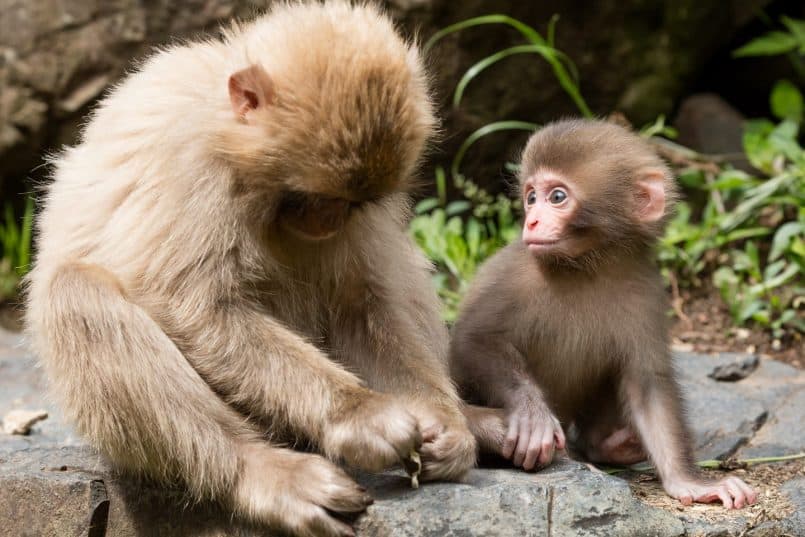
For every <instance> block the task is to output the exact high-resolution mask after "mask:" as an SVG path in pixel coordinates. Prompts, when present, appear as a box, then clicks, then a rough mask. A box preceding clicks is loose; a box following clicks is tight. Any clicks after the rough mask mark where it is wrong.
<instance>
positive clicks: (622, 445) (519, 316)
mask: <svg viewBox="0 0 805 537" xmlns="http://www.w3.org/2000/svg"><path fill="white" fill-rule="evenodd" d="M520 187H521V195H522V200H523V204H524V206H525V211H526V216H525V221H524V225H523V236H522V240H521V241H516V242H515V243H513V244H511V245H509V246H508V247H506V248H504V249H503V250H502V251H501V252H499V253H498V254H497V255H495V256H494V257H493V258H492V259H491V260H490V261H489V262H488V263H486V264H485V265H484V266H483V267H482V269H481V270H480V272H479V274H478V276H477V278H476V280H475V282H474V283H473V285H472V287H471V289H470V291H469V293H468V295H467V298H466V300H465V301H464V304H463V305H462V309H461V313H460V316H459V320H458V322H457V323H456V325H455V327H454V329H453V334H452V345H451V357H450V359H451V371H452V374H453V377H454V379H455V380H456V381H457V382H458V384H459V386H460V389H461V391H462V392H463V394H464V395H465V397H467V398H468V399H469V400H470V401H472V402H474V403H478V404H481V405H486V407H491V408H485V407H478V406H470V407H468V409H467V411H466V415H467V416H468V418H469V420H470V427H471V429H472V430H473V432H474V434H475V435H476V438H477V439H478V441H479V444H480V445H481V448H482V449H483V450H485V451H491V452H493V453H497V454H500V455H503V456H504V457H506V458H511V459H513V462H514V464H515V465H516V466H523V467H524V468H525V469H533V468H535V467H537V466H540V465H545V464H548V463H549V462H550V461H551V459H552V457H553V453H554V450H555V449H561V448H563V447H564V446H565V430H566V429H567V428H569V427H570V426H571V425H573V429H575V431H576V434H575V435H574V436H575V437H574V438H572V439H571V440H572V441H571V444H572V445H573V447H574V448H575V449H576V450H578V451H579V452H580V453H581V455H583V456H584V457H586V458H587V459H589V460H592V461H596V462H611V463H622V464H628V463H633V462H637V461H639V460H642V459H643V458H645V453H648V455H649V457H650V458H651V460H652V461H653V462H654V464H655V465H656V467H657V471H658V473H659V476H660V478H661V479H662V482H663V485H664V487H665V489H666V491H667V492H668V493H669V494H670V495H671V496H673V497H675V498H679V499H680V500H681V501H682V502H683V503H685V504H688V503H691V502H693V501H702V502H709V501H718V500H720V501H722V502H723V503H724V505H725V506H727V507H733V506H734V507H742V506H743V505H745V504H747V503H753V502H754V501H755V498H756V495H755V493H754V492H753V491H752V490H751V489H750V488H749V487H748V486H747V485H746V484H744V483H743V482H742V481H740V480H739V479H737V478H733V477H730V478H727V479H724V480H723V481H720V482H717V483H713V482H708V481H705V480H703V479H702V478H701V477H700V476H699V474H698V473H697V472H696V469H695V467H694V465H693V463H692V446H691V439H690V434H689V432H688V430H687V428H686V426H685V423H684V420H683V403H682V400H681V397H680V390H679V386H678V384H677V381H676V376H675V374H674V370H673V366H672V362H671V355H670V352H669V346H668V336H667V326H666V325H667V319H666V298H665V292H664V286H663V282H662V280H661V278H660V274H659V272H658V270H657V268H656V266H655V263H654V249H653V247H654V244H655V242H656V239H657V238H658V237H659V236H660V235H661V233H662V231H663V225H664V223H665V220H666V219H667V216H668V210H667V209H668V208H669V207H671V206H672V205H673V201H674V199H675V197H676V194H675V192H676V190H675V185H674V182H673V179H672V176H671V174H670V173H669V171H668V169H667V167H666V166H665V165H664V164H663V163H662V161H661V160H660V159H659V158H658V157H657V156H656V155H655V154H654V153H653V152H652V150H651V149H650V148H649V146H648V145H647V144H646V143H645V142H644V141H643V140H641V139H640V137H639V136H637V135H635V134H633V133H631V132H628V131H627V130H626V129H624V128H622V127H619V126H616V125H613V124H609V123H605V122H600V121H588V120H568V121H561V122H557V123H554V124H552V125H549V126H546V127H545V128H543V129H542V130H541V131H540V132H538V133H536V134H535V135H534V136H533V137H532V138H531V139H530V141H529V142H528V145H527V147H526V149H525V151H524V153H523V157H522V162H521V171H520ZM496 408H497V409H502V410H494V409H496ZM563 428H564V430H563Z"/></svg>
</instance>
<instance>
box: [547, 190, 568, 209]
mask: <svg viewBox="0 0 805 537" xmlns="http://www.w3.org/2000/svg"><path fill="white" fill-rule="evenodd" d="M566 199H567V192H565V191H564V190H562V189H561V188H554V189H553V190H551V193H550V194H548V201H550V202H551V203H553V204H554V205H559V204H560V203H562V202H563V201H565V200H566Z"/></svg>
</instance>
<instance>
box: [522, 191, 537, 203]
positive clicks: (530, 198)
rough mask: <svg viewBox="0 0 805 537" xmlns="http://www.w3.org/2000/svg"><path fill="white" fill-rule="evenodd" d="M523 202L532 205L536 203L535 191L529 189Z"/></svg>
mask: <svg viewBox="0 0 805 537" xmlns="http://www.w3.org/2000/svg"><path fill="white" fill-rule="evenodd" d="M525 202H526V205H534V204H535V203H537V193H536V192H535V191H533V190H529V191H528V194H526V195H525Z"/></svg>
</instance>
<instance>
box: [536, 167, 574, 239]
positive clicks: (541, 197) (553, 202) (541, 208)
mask: <svg viewBox="0 0 805 537" xmlns="http://www.w3.org/2000/svg"><path fill="white" fill-rule="evenodd" d="M523 206H524V207H525V222H524V224H523V242H524V243H525V244H526V245H528V249H529V250H530V251H531V252H534V253H539V252H543V251H547V250H550V249H551V248H553V247H554V246H556V245H557V244H558V243H559V241H560V239H561V238H562V234H563V231H564V229H565V227H566V226H567V224H568V221H569V220H570V218H571V216H572V215H573V213H574V212H576V208H577V207H578V200H577V199H576V198H575V196H574V195H573V192H572V191H571V189H570V187H569V186H568V185H567V183H566V181H565V179H564V177H563V176H562V175H561V174H558V173H556V172H554V171H551V170H547V169H540V170H538V171H537V172H536V173H534V175H532V176H531V177H529V178H528V179H526V181H525V183H524V184H523Z"/></svg>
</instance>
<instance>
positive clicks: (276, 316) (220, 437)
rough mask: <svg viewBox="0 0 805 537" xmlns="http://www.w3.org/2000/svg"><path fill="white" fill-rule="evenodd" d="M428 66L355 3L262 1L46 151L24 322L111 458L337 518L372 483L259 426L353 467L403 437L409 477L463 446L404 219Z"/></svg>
mask: <svg viewBox="0 0 805 537" xmlns="http://www.w3.org/2000/svg"><path fill="white" fill-rule="evenodd" d="M425 78H426V77H425V74H424V73H423V70H422V66H421V63H420V59H419V54H418V52H417V50H416V48H415V47H414V46H412V45H411V44H408V43H406V42H404V41H403V40H402V39H401V38H400V37H399V36H398V35H397V34H396V32H395V31H394V28H393V26H392V24H391V22H390V21H389V20H388V19H387V18H386V17H384V16H383V15H382V14H380V13H379V12H378V11H376V10H375V9H374V8H371V7H367V6H357V7H350V6H349V5H348V4H346V3H341V2H338V3H330V4H327V5H324V6H322V5H319V4H309V5H292V6H286V5H283V6H282V7H278V8H276V9H274V10H273V11H272V12H271V13H270V14H268V15H267V16H265V17H263V18H260V19H258V20H257V21H255V22H253V23H252V24H249V25H247V26H244V27H242V28H234V29H233V30H231V31H230V32H228V33H227V34H226V36H225V38H224V39H223V40H222V41H206V42H202V43H196V44H191V45H186V46H177V47H173V48H170V49H168V50H165V51H162V52H160V53H158V54H156V55H155V56H153V57H152V58H150V59H149V60H148V61H146V62H145V63H144V64H143V66H142V68H141V69H140V70H139V71H138V72H136V73H134V74H132V75H131V76H129V77H128V78H127V79H126V80H125V81H124V82H123V83H122V84H120V85H119V86H118V87H117V88H116V89H115V90H113V91H112V92H111V94H110V95H109V96H108V97H107V98H106V99H104V100H103V102H102V103H101V105H100V106H99V108H98V110H97V111H96V112H95V114H94V115H93V117H92V119H91V121H90V122H89V124H88V125H87V127H86V129H85V131H84V134H83V139H82V142H81V143H80V144H79V145H78V146H76V147H73V148H70V149H67V150H66V151H65V152H64V154H63V155H62V156H61V157H59V158H58V159H56V161H55V174H54V182H53V184H52V185H51V186H50V187H49V189H48V192H47V195H46V196H45V202H44V209H43V211H42V214H41V216H40V218H39V220H38V232H39V235H38V240H37V247H38V256H37V261H36V264H35V267H34V269H33V271H32V272H31V275H30V278H29V295H28V297H29V298H28V314H27V315H28V318H27V326H28V330H29V332H30V334H31V338H32V341H33V343H34V345H35V348H36V350H37V351H38V353H39V354H40V355H41V357H42V360H43V362H44V364H45V366H46V369H47V371H48V374H49V377H50V379H51V381H52V385H53V387H54V389H55V391H56V392H57V394H58V395H59V396H60V397H61V399H62V401H63V403H64V406H65V408H66V410H67V412H68V414H69V415H70V416H71V417H72V419H73V420H74V421H75V423H76V425H77V426H78V428H79V429H80V430H81V431H82V432H83V433H84V434H85V435H86V436H87V437H88V438H89V439H90V440H91V442H92V443H93V444H94V445H96V446H97V447H98V448H100V449H101V450H102V451H103V452H104V453H106V454H107V455H108V457H109V458H110V459H111V460H112V461H113V462H114V463H115V464H116V465H117V466H118V467H119V468H121V469H123V470H126V471H129V472H134V473H137V474H143V475H146V476H148V477H150V478H152V479H158V480H161V481H164V482H180V483H183V484H184V485H186V486H187V488H188V489H189V491H190V493H191V494H192V495H193V496H194V497H195V498H198V499H203V498H212V499H216V500H219V501H221V502H223V503H225V504H226V505H228V506H230V507H231V508H232V509H234V510H236V511H237V512H239V513H242V514H244V515H246V516H249V517H251V518H252V519H255V520H258V521H261V522H267V523H272V524H278V525H281V526H284V527H285V528H287V529H290V530H292V531H294V532H297V533H301V534H308V533H314V534H327V535H331V534H332V535H341V534H350V533H351V529H350V528H349V526H347V525H346V524H344V523H342V522H341V521H339V520H337V518H335V517H333V516H331V513H348V512H358V511H362V510H363V509H364V508H365V507H366V505H367V504H368V502H370V501H371V499H370V498H369V497H368V496H367V495H366V493H365V491H363V490H362V489H361V488H360V487H358V486H357V485H356V484H355V483H354V482H353V481H352V480H351V479H349V478H348V477H347V476H346V474H344V473H343V472H342V471H341V470H340V469H338V468H337V467H336V466H335V465H333V464H332V463H331V462H329V461H327V460H326V459H325V458H323V457H321V456H319V455H314V454H309V453H299V452H294V451H292V450H290V449H284V448H279V447H275V446H276V445H278V444H279V443H280V442H296V441H301V442H303V443H309V444H311V445H312V446H314V447H315V448H317V449H318V450H319V451H320V452H321V453H323V454H325V455H327V456H328V457H330V458H331V459H335V460H344V461H345V462H347V463H349V464H352V465H355V466H358V467H361V468H363V469H365V470H369V471H374V470H380V469H382V468H384V467H386V466H389V465H392V464H395V463H397V462H399V461H400V459H402V458H405V457H407V456H408V455H409V454H410V453H411V451H412V450H413V449H415V448H419V450H420V452H421V454H422V459H423V475H422V477H423V478H425V479H458V478H460V477H461V476H462V475H463V474H464V473H465V472H466V470H467V469H468V468H469V467H470V466H471V465H472V464H473V462H474V458H475V444H474V440H473V439H472V436H471V435H470V433H469V432H468V430H467V427H466V423H465V421H464V418H463V417H462V415H461V413H460V411H459V409H458V400H457V397H456V394H455V392H454V389H453V387H452V385H451V383H450V381H449V379H448V375H447V371H446V365H445V363H444V358H445V353H446V341H447V337H446V333H445V330H444V327H443V325H442V323H441V321H440V316H439V305H438V300H437V299H436V297H435V294H434V292H433V290H432V289H431V287H430V279H429V274H428V264H427V263H426V261H425V259H424V258H423V257H422V256H421V254H420V253H418V252H417V251H416V249H415V248H414V246H413V245H412V243H411V242H410V240H409V239H408V238H407V235H406V231H405V226H406V221H407V217H408V211H409V200H408V197H407V194H406V190H407V187H408V186H409V183H410V177H411V174H412V173H413V170H414V167H415V165H416V162H417V160H418V158H419V157H420V155H421V151H422V148H423V145H424V143H425V141H426V139H427V138H428V136H429V135H430V134H431V132H432V129H433V124H434V119H433V115H432V109H431V104H430V101H429V98H428V94H427V87H426V79H425ZM353 372H354V374H353ZM364 383H365V384H364ZM392 394H393V395H392ZM420 442H422V444H421V446H420Z"/></svg>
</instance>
